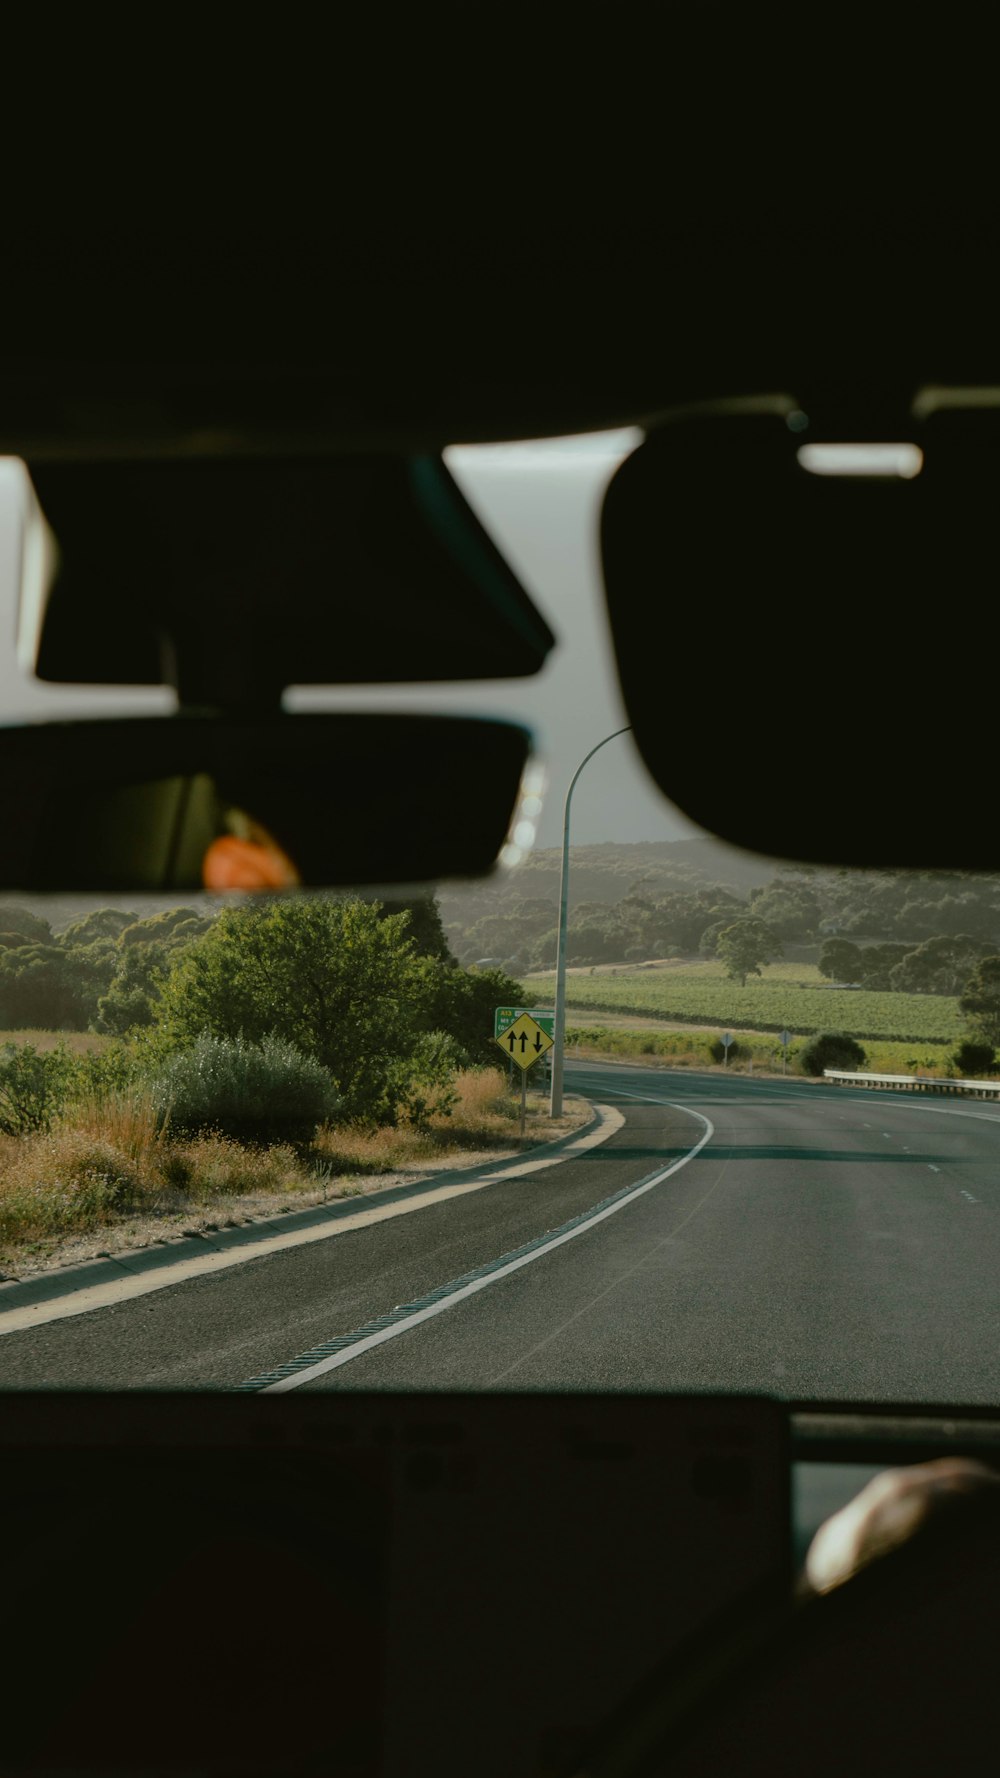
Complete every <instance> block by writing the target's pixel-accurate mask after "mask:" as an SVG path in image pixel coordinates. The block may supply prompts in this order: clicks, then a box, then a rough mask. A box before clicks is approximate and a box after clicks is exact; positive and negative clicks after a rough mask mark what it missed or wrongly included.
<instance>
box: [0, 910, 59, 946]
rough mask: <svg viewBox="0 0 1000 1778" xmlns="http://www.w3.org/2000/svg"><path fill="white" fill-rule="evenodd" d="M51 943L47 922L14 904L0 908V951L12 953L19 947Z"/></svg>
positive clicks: (49, 927) (50, 929)
mask: <svg viewBox="0 0 1000 1778" xmlns="http://www.w3.org/2000/svg"><path fill="white" fill-rule="evenodd" d="M51 943H52V928H51V926H50V925H49V923H48V921H47V920H43V919H41V918H40V916H39V915H38V914H33V913H32V912H31V911H30V909H29V908H23V907H19V906H17V905H16V904H14V903H10V904H8V905H7V906H6V907H0V950H5V951H13V950H17V949H18V948H19V947H20V946H21V945H50V944H51Z"/></svg>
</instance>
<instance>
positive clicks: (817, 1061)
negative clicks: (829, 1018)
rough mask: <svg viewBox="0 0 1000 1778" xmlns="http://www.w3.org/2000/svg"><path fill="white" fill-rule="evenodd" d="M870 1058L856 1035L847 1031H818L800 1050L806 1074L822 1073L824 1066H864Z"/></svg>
mask: <svg viewBox="0 0 1000 1778" xmlns="http://www.w3.org/2000/svg"><path fill="white" fill-rule="evenodd" d="M867 1060H868V1058H867V1056H866V1054H865V1052H864V1049H863V1048H862V1046H861V1044H860V1043H859V1042H858V1040H857V1038H856V1037H851V1035H850V1033H849V1032H847V1031H817V1033H816V1035H815V1037H810V1039H809V1041H808V1043H805V1044H803V1046H802V1049H801V1051H800V1052H799V1061H800V1063H801V1065H802V1070H803V1073H805V1074H814V1075H820V1074H822V1072H823V1070H824V1068H844V1069H852V1068H863V1067H864V1065H865V1063H866V1061H867Z"/></svg>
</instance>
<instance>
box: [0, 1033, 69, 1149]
mask: <svg viewBox="0 0 1000 1778" xmlns="http://www.w3.org/2000/svg"><path fill="white" fill-rule="evenodd" d="M74 1068H75V1063H74V1061H73V1057H72V1056H71V1055H70V1054H69V1052H68V1050H66V1048H65V1047H64V1046H63V1045H62V1044H59V1046H58V1047H57V1048H56V1049H54V1050H49V1051H47V1052H45V1053H42V1052H41V1051H39V1050H36V1049H35V1048H34V1046H33V1045H32V1044H30V1043H24V1044H16V1043H5V1044H4V1046H3V1048H2V1049H0V1130H2V1131H3V1132H4V1133H5V1134H6V1135H8V1136H28V1135H31V1134H33V1133H35V1132H37V1131H39V1130H47V1129H48V1128H49V1125H50V1124H51V1122H52V1119H53V1118H54V1117H55V1115H56V1113H57V1112H58V1111H59V1110H60V1109H61V1108H62V1105H63V1103H64V1101H65V1099H66V1096H67V1093H68V1091H69V1088H70V1083H71V1081H72V1078H73V1072H74Z"/></svg>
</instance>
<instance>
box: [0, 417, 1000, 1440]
mask: <svg viewBox="0 0 1000 1778" xmlns="http://www.w3.org/2000/svg"><path fill="white" fill-rule="evenodd" d="M638 436H639V435H638V434H636V433H633V432H621V433H608V434H602V435H594V436H592V437H587V438H582V439H564V440H552V441H541V442H535V443H526V444H523V445H503V446H499V445H498V446H467V447H462V448H457V447H456V448H454V449H452V450H451V451H449V452H448V453H447V462H448V466H449V468H450V469H451V471H452V473H453V475H454V476H455V478H456V480H457V481H458V483H459V485H460V487H461V488H462V489H463V490H464V492H465V494H466V497H467V499H468V500H469V502H470V504H471V505H472V507H473V509H474V510H475V512H476V513H477V514H478V516H479V518H480V520H481V521H482V522H483V524H484V525H485V527H486V529H487V531H488V532H489V534H490V535H491V536H492V538H493V540H494V541H495V543H496V545H497V547H498V549H499V550H500V552H501V553H502V555H503V557H504V558H505V559H506V561H507V562H508V563H509V564H510V566H511V567H512V568H513V570H514V572H515V573H516V575H517V576H518V577H519V579H520V581H521V582H522V583H523V585H524V587H525V588H526V589H527V590H528V592H529V594H530V597H531V600H532V602H533V603H534V604H535V605H536V606H537V608H538V610H539V611H540V612H541V613H542V615H543V616H544V617H545V618H546V619H547V620H548V623H549V624H550V626H551V628H552V630H553V631H554V632H555V635H556V638H557V642H556V647H555V648H554V650H553V652H552V654H551V656H550V657H549V660H548V662H547V663H546V665H545V667H544V668H543V670H542V671H540V672H538V673H536V674H534V676H531V677H521V678H510V679H504V680H495V681H486V682H482V683H476V684H473V683H471V682H469V683H464V682H457V683H452V684H449V685H430V684H421V685H415V686H398V685H392V686H390V685H366V686H363V687H362V686H357V687H336V688H332V687H331V688H329V689H327V688H325V687H316V686H310V687H305V686H299V687H294V688H292V689H291V690H290V691H289V692H288V693H287V694H286V697H285V706H286V708H287V709H289V710H292V711H298V712H309V711H314V712H315V711H329V710H341V711H350V710H361V709H383V708H388V707H391V708H393V709H395V710H400V711H430V710H434V711H454V712H463V713H473V714H488V715H491V716H498V717H505V718H515V719H517V720H519V721H522V722H525V723H527V725H528V726H529V727H530V728H531V729H532V730H533V731H534V733H535V735H536V740H537V749H538V759H537V763H536V765H535V766H534V767H533V768H532V773H529V775H528V776H527V777H526V779H525V782H524V787H523V795H522V798H521V803H520V806H519V809H518V811H517V818H516V822H515V824H514V826H513V827H512V830H511V833H510V835H509V837H508V843H507V846H506V849H505V852H504V856H503V861H502V863H501V866H500V868H499V869H498V870H497V872H496V873H495V874H494V875H492V876H491V877H488V878H486V879H485V880H482V881H471V882H470V881H457V880H452V881H441V882H439V883H436V884H433V885H430V886H427V885H421V886H418V887H417V888H416V889H414V890H412V891H411V890H409V889H400V890H398V891H389V892H386V891H384V890H381V891H380V890H379V889H378V887H377V885H376V886H374V887H372V886H370V885H369V886H366V885H361V886H359V888H358V890H357V891H356V892H354V891H351V892H342V891H337V892H330V893H321V894H308V893H302V894H296V895H288V896H278V897H273V898H264V899H258V898H255V897H252V896H239V895H237V896H235V897H234V896H233V895H231V894H227V893H225V892H224V891H223V890H222V888H221V887H220V886H213V889H212V890H205V891H201V892H192V893H191V894H186V895H183V896H178V895H171V894H169V893H162V894H157V893H153V892H149V893H143V894H120V895H119V894H114V895H111V894H109V895H99V894H90V895H81V894H79V893H75V892H70V891H67V892H66V893H65V894H60V893H59V892H57V891H52V892H49V893H46V894H44V895H42V894H34V893H30V894H29V893H27V892H25V893H20V892H15V891H9V892H5V893H4V894H3V896H2V897H0V1386H2V1387H4V1388H8V1389H22V1388H40V1387H41V1388H47V1387H69V1388H80V1389H105V1388H135V1389H168V1388H169V1389H175V1388H179V1389H206V1388H208V1389H226V1390H230V1389H244V1390H253V1391H271V1392H287V1391H288V1390H291V1389H303V1390H308V1391H316V1390H320V1391H324V1390H331V1389H373V1390H383V1389H385V1390H398V1389H438V1388H450V1389H456V1388H457V1389H469V1390H494V1389H503V1390H512V1389H513V1390H537V1389H564V1388H571V1389H601V1390H607V1389H615V1390H684V1391H690V1390H720V1391H728V1392H742V1391H755V1392H764V1393H767V1394H771V1395H776V1396H779V1397H782V1398H786V1399H789V1400H792V1401H796V1402H811V1403H823V1402H829V1403H837V1402H839V1403H844V1402H859V1403H875V1402H896V1403H903V1402H910V1403H914V1402H916V1403H925V1404H948V1403H950V1404H954V1403H963V1404H968V1405H970V1406H971V1405H981V1406H993V1407H995V1406H997V1403H998V1394H1000V1382H998V1374H997V1359H996V1341H995V1337H994V1329H995V1313H996V1312H995V1272H996V1263H997V1260H998V1258H1000V1242H998V1234H997V1228H998V1225H997V1223H996V1222H995V1220H994V1218H995V1216H996V1213H997V1207H998V1202H1000V1200H998V1197H997V1177H996V1158H997V1152H998V1144H1000V1080H998V1076H997V1072H996V1069H997V1046H998V1044H1000V878H998V877H993V876H989V875H984V874H979V875H974V874H972V873H967V872H947V871H941V870H938V871H925V872H916V871H910V872H906V871H896V870H881V871H858V870H846V869H841V868H836V867H832V866H831V867H823V866H816V865H803V864H800V863H798V862H797V861H796V860H794V859H778V860H776V859H773V858H767V857H762V856H758V855H756V854H754V853H749V852H742V851H737V850H734V849H733V848H731V847H727V846H725V845H723V844H721V843H720V842H718V841H717V840H715V839H713V838H712V837H711V836H710V835H708V834H706V833H704V832H703V831H702V830H701V829H699V828H697V827H696V826H694V825H693V823H692V822H691V821H690V820H688V819H687V817H686V816H685V815H684V814H683V813H682V812H681V811H680V810H679V809H677V808H675V807H674V806H673V805H672V804H670V803H669V802H667V801H666V800H665V799H664V797H663V796H662V794H661V793H660V791H659V790H658V789H657V787H656V785H655V784H654V783H653V781H652V779H651V778H650V777H649V775H648V774H647V772H646V770H645V768H644V766H643V764H642V761H641V758H640V756H639V753H638V751H637V748H636V746H635V744H634V742H633V739H632V736H631V733H630V732H629V718H628V713H627V711H626V707H625V705H624V703H623V700H622V694H621V691H620V688H619V685H618V681H617V678H616V674H615V668H614V660H613V650H612V645H611V639H610V633H609V630H608V622H607V616H606V613H605V607H604V598H603V588H602V581H601V570H600V561H599V552H598V518H599V512H600V505H601V500H602V497H603V494H604V490H605V489H606V487H607V484H608V481H609V479H610V477H611V475H612V473H613V471H614V469H615V467H616V466H617V464H619V463H620V462H621V461H622V459H623V458H624V457H625V456H626V455H627V454H628V453H629V452H630V451H631V450H632V449H633V448H634V445H635V443H636V442H637V439H638ZM0 472H2V473H0V495H2V496H3V499H4V501H5V502H6V504H5V507H4V510H5V511H6V512H7V513H8V515H9V514H11V513H14V515H15V519H14V520H12V521H11V523H12V524H13V525H14V531H16V529H17V524H18V523H20V520H18V519H17V512H18V511H19V510H20V509H19V508H18V501H19V500H20V499H21V497H22V493H23V486H22V472H21V470H20V468H19V466H18V465H15V464H12V463H11V462H7V463H4V464H0ZM19 490H20V492H19ZM13 535H14V532H13V531H12V532H11V534H10V536H13ZM10 536H8V538H7V539H6V540H5V542H4V549H5V550H8V545H10V547H11V548H13V545H12V544H10ZM8 554H9V550H8ZM15 578H16V577H15V576H14V575H13V573H12V572H6V573H5V574H4V573H0V583H2V584H0V598H2V600H3V601H4V617H3V622H4V628H5V634H6V635H7V636H8V637H10V636H12V634H13V627H14V601H15V596H16V586H15ZM802 672H803V681H804V682H803V686H802V688H801V689H802V695H803V697H804V698H807V695H808V684H807V679H808V669H807V666H806V665H805V664H803V668H802ZM679 675H684V676H686V677H690V676H692V675H694V676H697V678H698V680H699V681H700V682H701V683H702V684H703V686H704V703H703V711H704V717H703V720H704V723H705V725H706V729H707V728H708V727H709V726H717V725H719V724H725V725H727V726H728V729H729V731H730V732H731V740H732V746H731V762H732V771H733V773H734V774H738V775H739V776H740V778H741V779H742V780H743V781H744V783H745V786H746V795H747V798H748V799H750V800H751V801H752V799H753V796H754V785H755V782H757V781H758V780H759V779H760V777H761V776H763V775H765V774H780V772H781V770H782V759H783V757H784V756H785V755H786V754H787V752H788V751H789V750H791V749H795V748H796V747H797V746H799V745H800V744H801V737H800V734H799V732H798V729H797V726H796V724H795V722H793V721H786V720H782V721H780V722H779V721H776V720H775V719H774V717H773V715H772V714H771V713H770V712H769V710H768V708H767V706H766V704H764V703H758V702H757V701H756V700H755V695H754V693H753V691H752V689H751V692H750V695H749V696H748V700H747V704H746V706H745V707H744V708H743V709H741V710H740V711H731V710H723V709H719V708H717V707H716V704H715V702H714V700H713V693H712V636H711V613H706V628H705V636H704V648H703V650H701V651H700V652H699V653H697V654H695V655H687V654H684V655H682V654H678V655H677V656H675V657H674V658H672V659H665V660H664V661H663V663H662V676H663V719H664V723H665V724H669V722H670V701H671V687H672V685H674V684H676V683H677V679H678V676H679ZM0 690H2V694H3V699H4V708H5V720H6V721H8V722H16V721H32V722H47V721H50V720H55V719H58V718H62V717H65V716H68V715H80V716H88V715H94V716H96V715H109V714H110V715H118V716H125V715H134V714H142V713H154V712H162V711H167V710H170V709H173V708H174V707H175V705H176V700H175V699H174V697H173V694H172V693H171V692H169V691H167V690H165V689H161V688H152V687H147V688H145V689H141V688H134V687H125V688H119V689H111V688H108V687H93V686H91V687H84V686H79V687H77V686H64V687H55V686H51V685H41V684H39V683H37V682H35V681H33V680H32V679H31V677H30V675H29V674H28V672H27V671H26V668H25V665H24V662H23V661H22V662H21V663H20V664H19V663H18V661H17V659H16V657H15V651H14V648H13V646H12V645H11V644H8V645H7V647H6V649H5V654H4V658H3V659H2V661H0ZM874 744H876V743H874V742H873V745H874ZM877 744H878V745H884V746H885V747H886V748H887V749H889V751H890V752H891V753H892V755H893V759H894V760H895V759H896V756H897V755H898V756H899V757H898V763H900V764H902V765H909V764H913V763H915V761H917V760H918V758H919V742H918V741H917V740H916V739H915V738H913V737H910V738H909V739H908V738H906V737H899V738H896V739H892V740H888V741H883V742H880V743H877ZM676 745H677V747H678V749H684V750H690V749H698V747H699V745H700V737H699V734H698V733H697V732H688V733H679V734H678V735H677V737H676ZM911 749H912V750H913V753H912V757H911ZM539 768H540V769H539ZM353 769H354V767H353V764H352V761H351V760H350V759H349V758H345V760H344V761H343V765H342V771H343V773H344V774H345V776H346V775H349V774H350V773H351V772H352V770H353ZM400 770H401V772H403V773H405V770H406V766H405V762H401V765H400ZM532 774H533V775H532ZM433 788H434V787H433V786H432V785H430V786H429V785H427V784H419V785H418V784H414V786H413V793H414V795H415V796H416V795H428V794H430V793H432V792H433ZM571 789H572V798H571V800H569V801H567V798H568V793H569V792H570V790H571ZM337 794H338V786H337V784H336V783H332V784H331V786H330V799H331V808H335V806H336V798H337ZM237 813H238V812H237ZM241 819H243V818H242V817H241ZM457 819H458V820H459V821H461V820H462V819H463V812H462V811H459V814H458V817H457ZM234 820H235V818H234ZM247 821H248V818H246V819H244V820H243V826H240V825H239V822H238V821H237V822H236V824H235V825H234V826H232V827H231V834H232V837H233V838H234V839H235V840H236V841H237V842H238V843H239V844H243V845H250V846H253V845H257V844H263V843H266V840H267V836H266V834H265V835H264V838H263V840H262V839H261V830H259V829H255V828H253V827H252V824H251V825H247ZM564 840H565V842H566V850H565V863H566V866H567V869H568V875H567V876H566V878H565V884H566V904H565V905H566V920H565V931H564V942H563V944H562V946H561V943H560V901H561V885H562V882H563V878H562V874H561V873H562V870H563V865H564ZM234 880H235V879H234ZM293 880H294V879H293ZM560 966H562V968H560ZM561 992H562V993H563V995H564V1007H565V1029H564V1033H563V1031H562V1029H561V1028H560V1024H559V1019H558V1017H557V1013H558V1004H559V1000H560V993H561Z"/></svg>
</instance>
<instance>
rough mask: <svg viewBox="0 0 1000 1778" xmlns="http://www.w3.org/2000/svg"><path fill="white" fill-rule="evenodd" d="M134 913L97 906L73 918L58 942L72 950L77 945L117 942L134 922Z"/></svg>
mask: <svg viewBox="0 0 1000 1778" xmlns="http://www.w3.org/2000/svg"><path fill="white" fill-rule="evenodd" d="M134 920H135V915H134V914H123V913H122V912H121V910H120V909H119V908H96V909H95V910H94V911H93V913H90V914H83V915H82V916H81V917H80V919H79V920H71V921H70V923H69V925H68V926H64V927H63V929H62V931H61V932H60V933H59V934H58V936H57V939H56V943H57V944H60V945H62V946H64V948H65V949H67V950H70V949H72V948H73V947H75V946H77V945H92V944H97V943H99V942H100V943H107V944H116V943H117V941H118V939H119V938H120V937H121V935H122V933H123V932H124V931H125V929H126V927H129V926H131V925H132V924H133V922H134Z"/></svg>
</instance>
